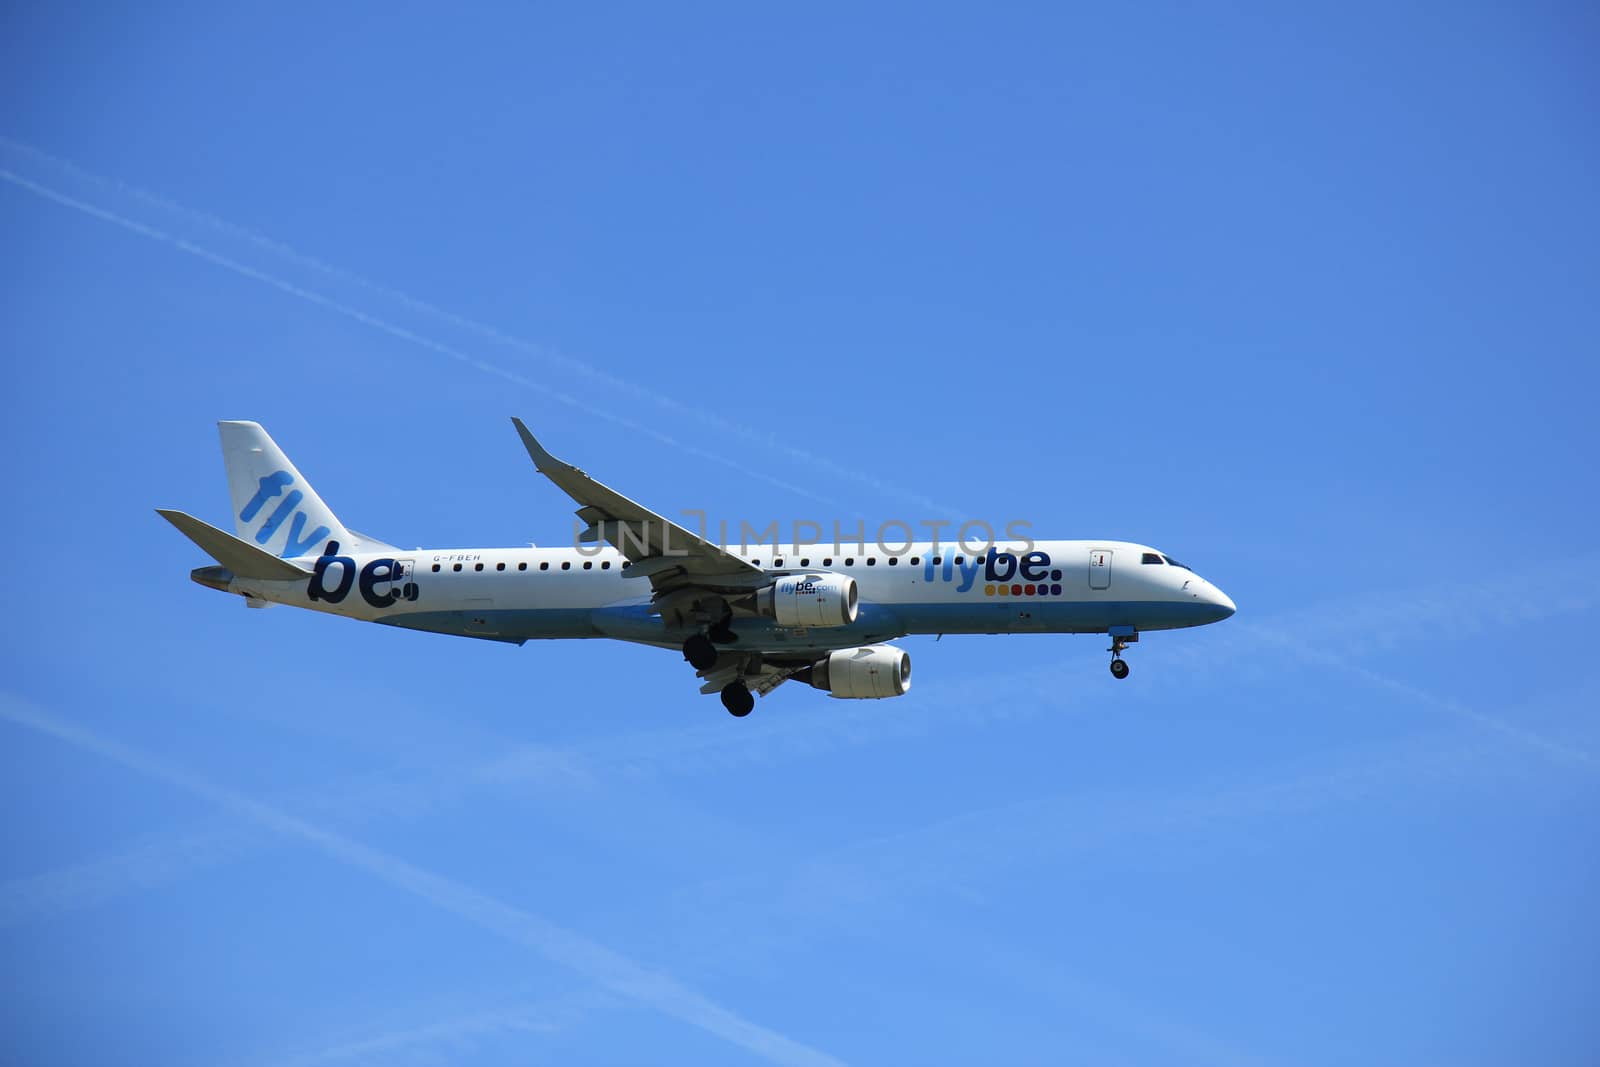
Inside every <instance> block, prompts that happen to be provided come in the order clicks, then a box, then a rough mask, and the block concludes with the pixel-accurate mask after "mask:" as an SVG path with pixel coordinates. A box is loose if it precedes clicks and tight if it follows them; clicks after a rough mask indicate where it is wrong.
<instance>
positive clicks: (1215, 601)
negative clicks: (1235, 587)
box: [1204, 582, 1239, 622]
mask: <svg viewBox="0 0 1600 1067" xmlns="http://www.w3.org/2000/svg"><path fill="white" fill-rule="evenodd" d="M1204 599H1205V602H1206V603H1207V604H1209V605H1211V607H1212V608H1213V609H1214V610H1215V611H1216V613H1217V617H1216V618H1215V619H1213V620H1212V621H1213V622H1221V621H1222V620H1223V619H1226V618H1228V617H1229V616H1230V615H1232V614H1233V613H1234V612H1236V611H1238V610H1239V609H1238V608H1237V607H1236V606H1234V603H1233V599H1232V598H1231V597H1229V596H1228V594H1227V593H1224V592H1223V591H1222V590H1220V589H1218V588H1217V587H1216V586H1214V585H1212V584H1211V583H1210V582H1207V583H1206V595H1205V597H1204Z"/></svg>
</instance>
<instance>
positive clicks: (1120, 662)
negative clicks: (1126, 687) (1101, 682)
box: [1111, 659, 1128, 678]
mask: <svg viewBox="0 0 1600 1067" xmlns="http://www.w3.org/2000/svg"><path fill="white" fill-rule="evenodd" d="M1111 674H1112V677H1115V678H1126V677H1127V676H1128V661H1127V660H1125V659H1114V660H1112V661H1111Z"/></svg>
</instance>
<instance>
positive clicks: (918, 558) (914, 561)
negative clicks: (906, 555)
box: [906, 556, 922, 567]
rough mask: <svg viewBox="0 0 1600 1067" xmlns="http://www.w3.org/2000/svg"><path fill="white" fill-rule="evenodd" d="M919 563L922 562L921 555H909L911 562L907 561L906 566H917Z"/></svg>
mask: <svg viewBox="0 0 1600 1067" xmlns="http://www.w3.org/2000/svg"><path fill="white" fill-rule="evenodd" d="M921 563H922V557H921V556H912V557H911V562H910V563H907V564H906V566H908V567H915V566H918V565H919V564H921Z"/></svg>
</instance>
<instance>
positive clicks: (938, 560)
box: [933, 556, 944, 567]
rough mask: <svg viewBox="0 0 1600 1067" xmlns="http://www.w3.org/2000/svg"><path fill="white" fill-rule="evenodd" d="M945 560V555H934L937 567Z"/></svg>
mask: <svg viewBox="0 0 1600 1067" xmlns="http://www.w3.org/2000/svg"><path fill="white" fill-rule="evenodd" d="M943 562H944V557H943V556H934V557H933V565H934V566H935V567H937V566H938V565H939V564H941V563H943Z"/></svg>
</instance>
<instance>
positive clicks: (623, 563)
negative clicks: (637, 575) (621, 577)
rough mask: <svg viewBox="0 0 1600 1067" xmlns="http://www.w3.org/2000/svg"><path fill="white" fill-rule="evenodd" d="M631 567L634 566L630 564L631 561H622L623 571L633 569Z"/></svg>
mask: <svg viewBox="0 0 1600 1067" xmlns="http://www.w3.org/2000/svg"><path fill="white" fill-rule="evenodd" d="M631 566H633V564H632V563H630V562H629V561H627V560H623V561H622V569H623V570H627V569H628V568H629V567H631Z"/></svg>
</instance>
